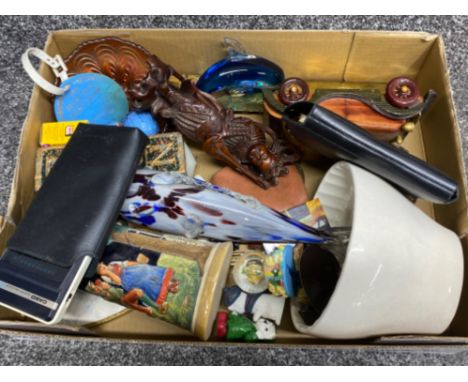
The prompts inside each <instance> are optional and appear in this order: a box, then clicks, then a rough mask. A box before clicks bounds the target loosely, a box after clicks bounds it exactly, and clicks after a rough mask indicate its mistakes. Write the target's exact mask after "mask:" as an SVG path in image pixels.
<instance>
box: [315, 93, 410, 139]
mask: <svg viewBox="0 0 468 382" xmlns="http://www.w3.org/2000/svg"><path fill="white" fill-rule="evenodd" d="M319 105H320V106H322V107H324V108H325V109H327V110H330V111H332V112H334V113H336V114H338V115H340V116H341V117H343V118H346V119H347V120H349V121H351V122H353V123H355V124H356V125H358V126H359V127H362V128H363V129H365V130H367V131H368V132H369V133H371V134H373V135H374V136H376V138H378V139H382V140H385V141H390V140H392V139H394V138H396V137H397V136H398V135H399V133H400V129H401V126H402V125H403V124H405V122H406V120H395V119H390V118H387V117H384V116H383V115H381V114H379V113H377V112H376V111H374V110H373V109H372V108H370V107H369V106H367V105H366V104H365V103H363V102H361V101H358V100H355V99H350V98H330V99H326V100H324V101H321V102H319Z"/></svg>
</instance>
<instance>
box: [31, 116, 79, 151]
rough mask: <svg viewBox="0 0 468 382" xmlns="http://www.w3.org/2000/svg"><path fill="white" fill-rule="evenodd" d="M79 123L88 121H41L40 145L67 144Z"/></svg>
mask: <svg viewBox="0 0 468 382" xmlns="http://www.w3.org/2000/svg"><path fill="white" fill-rule="evenodd" d="M80 123H88V121H65V122H47V123H43V124H42V130H41V140H40V145H41V147H47V146H62V145H65V144H67V143H68V141H69V140H70V137H71V136H72V135H73V133H74V132H75V130H76V128H77V126H78V124H80Z"/></svg>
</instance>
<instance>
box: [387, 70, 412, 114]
mask: <svg viewBox="0 0 468 382" xmlns="http://www.w3.org/2000/svg"><path fill="white" fill-rule="evenodd" d="M385 97H386V99H387V101H388V102H389V103H390V104H391V105H393V106H395V107H399V108H402V109H406V108H409V107H411V106H413V105H415V104H416V103H418V101H419V89H418V86H417V85H416V83H415V82H414V81H413V80H411V79H409V78H407V77H396V78H394V79H393V80H391V81H390V82H389V83H388V84H387V89H386V91H385Z"/></svg>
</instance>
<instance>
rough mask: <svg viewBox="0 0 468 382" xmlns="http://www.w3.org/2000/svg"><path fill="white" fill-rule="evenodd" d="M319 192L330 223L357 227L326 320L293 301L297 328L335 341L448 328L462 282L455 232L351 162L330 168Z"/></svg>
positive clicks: (461, 256) (459, 250) (461, 260)
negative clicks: (304, 314)
mask: <svg viewBox="0 0 468 382" xmlns="http://www.w3.org/2000/svg"><path fill="white" fill-rule="evenodd" d="M315 197H316V198H320V201H321V202H322V204H323V207H324V209H325V212H326V214H327V217H328V219H329V220H330V223H331V225H332V226H351V227H352V229H351V235H350V240H349V245H348V248H347V251H346V256H345V260H344V263H343V268H342V271H341V274H340V277H339V279H338V282H337V285H336V287H335V290H334V292H333V294H332V296H331V298H330V300H329V301H328V304H327V306H326V307H325V309H324V311H323V312H322V314H321V315H320V317H319V318H318V319H317V320H316V321H315V322H314V324H313V325H311V326H307V325H305V324H304V322H303V320H302V318H301V316H300V315H299V313H298V307H297V303H296V302H295V301H293V302H292V304H291V313H292V318H293V323H294V325H295V327H296V329H297V330H298V331H300V332H302V333H306V334H310V335H313V336H319V337H325V338H334V339H353V338H362V337H369V336H378V335H385V334H440V333H442V332H443V331H445V330H446V329H447V327H448V326H449V325H450V322H451V321H452V319H453V317H454V315H455V312H456V309H457V306H458V302H459V299H460V293H461V288H462V281H463V252H462V247H461V243H460V240H459V238H458V237H457V236H456V234H455V233H454V232H452V231H450V230H448V229H446V228H444V227H442V226H441V225H440V224H438V223H437V222H435V221H434V220H432V219H431V218H429V217H428V216H427V215H426V214H424V213H423V212H422V211H421V210H419V209H418V208H417V207H415V206H414V205H413V204H411V203H410V202H409V201H408V200H407V199H406V198H405V197H404V196H403V195H401V194H400V193H399V192H398V191H397V190H395V189H394V188H393V187H392V186H390V185H389V184H388V183H386V182H385V181H383V180H382V179H380V178H379V177H377V176H375V175H373V174H371V173H369V172H367V171H365V170H363V169H361V168H359V167H357V166H354V165H352V164H349V163H347V162H338V163H336V164H335V165H334V166H333V167H331V169H330V170H329V171H328V172H327V174H326V175H325V177H324V179H323V180H322V182H321V184H320V186H319V188H318V190H317V193H316V195H315Z"/></svg>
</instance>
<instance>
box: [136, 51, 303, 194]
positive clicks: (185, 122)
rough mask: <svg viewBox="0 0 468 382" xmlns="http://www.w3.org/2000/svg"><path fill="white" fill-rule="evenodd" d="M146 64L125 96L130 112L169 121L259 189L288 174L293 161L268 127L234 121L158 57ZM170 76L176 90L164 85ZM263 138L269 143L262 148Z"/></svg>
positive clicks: (227, 113)
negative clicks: (142, 74)
mask: <svg viewBox="0 0 468 382" xmlns="http://www.w3.org/2000/svg"><path fill="white" fill-rule="evenodd" d="M148 62H149V66H150V70H149V73H148V75H147V76H146V77H145V78H144V79H143V80H142V81H140V82H139V83H136V84H135V85H134V86H133V88H132V89H130V91H129V95H130V102H131V106H132V107H133V109H136V110H151V113H152V114H153V115H154V116H159V117H163V118H165V119H168V120H170V121H171V122H172V123H173V125H174V126H175V127H176V128H177V130H178V131H180V132H181V133H182V134H183V135H184V136H185V137H186V138H188V139H190V140H192V141H194V142H196V143H200V144H202V145H203V149H204V150H205V151H206V152H207V153H209V154H210V155H212V156H213V157H215V158H216V159H218V160H220V161H222V162H224V163H226V164H228V165H229V166H231V167H232V168H234V169H235V170H237V171H238V172H240V173H242V174H243V175H245V176H247V177H248V178H250V179H252V180H253V181H254V182H255V183H257V184H258V185H259V186H261V187H263V188H268V187H270V186H272V185H276V184H277V183H278V177H280V176H282V175H285V174H287V172H288V170H287V168H286V164H288V163H292V162H294V161H296V160H297V159H298V157H297V155H296V154H295V153H292V154H291V153H286V150H287V149H288V148H287V147H285V146H283V144H282V142H281V141H280V140H278V138H277V136H276V134H275V133H274V132H273V131H272V130H271V129H270V128H268V127H265V126H263V125H261V124H259V123H257V122H254V121H252V120H250V119H248V118H244V117H236V116H234V113H233V112H232V110H230V109H225V108H224V107H222V106H221V105H220V104H219V103H218V101H216V99H215V98H214V97H213V96H211V95H209V94H207V93H204V92H202V91H201V90H199V89H198V88H197V87H196V86H195V85H194V84H193V83H192V82H191V81H189V80H186V79H185V78H184V77H183V76H181V75H180V74H179V73H177V72H176V71H175V70H174V69H173V68H172V67H170V66H168V65H166V64H165V63H164V62H162V61H161V60H160V59H159V58H158V57H156V56H154V55H153V56H151V57H150V59H149V61H148ZM171 76H175V77H176V78H177V79H178V80H180V81H181V85H180V88H177V87H176V86H174V85H172V84H169V78H170V77H171ZM266 135H269V136H270V137H271V140H272V144H267V141H266Z"/></svg>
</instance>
